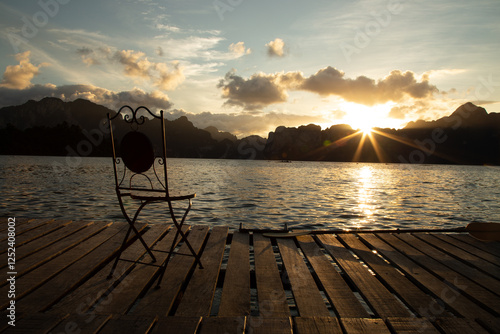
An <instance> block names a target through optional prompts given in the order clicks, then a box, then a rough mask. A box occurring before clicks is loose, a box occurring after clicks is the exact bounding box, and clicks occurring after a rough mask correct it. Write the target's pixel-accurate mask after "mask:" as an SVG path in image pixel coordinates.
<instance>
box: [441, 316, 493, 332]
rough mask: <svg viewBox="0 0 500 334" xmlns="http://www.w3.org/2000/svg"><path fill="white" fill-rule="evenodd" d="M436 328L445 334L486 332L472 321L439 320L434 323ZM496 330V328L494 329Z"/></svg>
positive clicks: (458, 319) (459, 319)
mask: <svg viewBox="0 0 500 334" xmlns="http://www.w3.org/2000/svg"><path fill="white" fill-rule="evenodd" d="M434 323H435V325H436V326H437V328H439V329H441V330H442V331H443V332H444V333H446V334H483V333H484V334H487V333H488V331H487V330H485V329H484V328H483V327H481V326H480V325H479V324H478V323H476V322H475V321H474V320H472V319H463V318H439V319H436V320H435V321H434ZM496 330H498V328H497V329H496Z"/></svg>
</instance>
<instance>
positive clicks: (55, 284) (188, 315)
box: [3, 220, 500, 333]
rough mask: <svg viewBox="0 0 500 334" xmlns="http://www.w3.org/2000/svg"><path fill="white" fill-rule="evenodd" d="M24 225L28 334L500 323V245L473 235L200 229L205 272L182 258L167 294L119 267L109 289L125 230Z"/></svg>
mask: <svg viewBox="0 0 500 334" xmlns="http://www.w3.org/2000/svg"><path fill="white" fill-rule="evenodd" d="M51 223H54V225H53V226H50V225H49V224H51ZM23 225H25V229H24V231H23V232H22V233H21V235H23V239H22V240H24V241H23V243H22V245H20V246H19V249H18V250H19V253H20V254H23V252H24V254H25V255H24V256H23V257H22V258H21V259H20V260H19V263H18V267H19V271H20V273H22V275H20V276H19V292H20V296H21V297H19V299H18V301H17V304H18V305H19V309H18V310H19V313H18V316H19V318H18V319H19V320H18V321H19V324H20V327H19V328H22V326H21V325H22V324H23V319H25V320H24V321H25V323H26V326H31V325H32V324H33V323H34V322H36V321H35V320H36V317H37V316H39V317H42V318H43V317H45V319H44V321H46V322H44V323H49V324H51V325H50V326H53V328H55V326H57V327H58V328H62V327H61V326H64V324H66V325H68V324H72V323H73V320H75V321H76V323H80V324H81V325H82V326H83V325H88V324H86V323H85V324H84V323H82V321H83V322H85V321H84V320H87V319H92V321H91V322H93V321H94V319H98V320H99V319H100V320H99V321H101V323H100V324H95V326H94V327H96V328H101V329H102V330H103V332H107V331H109V330H113V328H120V326H122V325H124V324H126V323H129V326H138V327H140V328H143V327H144V328H147V330H150V329H152V330H153V332H155V331H159V329H158V328H161V327H162V326H167V327H168V326H172V323H174V322H177V321H179V322H182V321H187V320H186V319H191V320H192V321H193V324H195V325H193V326H194V327H193V328H196V330H197V331H198V332H200V333H203V332H214V331H216V330H218V329H221V328H232V329H235V330H237V331H239V330H240V329H241V328H245V330H246V331H248V330H249V329H250V328H252V330H254V331H255V332H259V330H262V329H263V328H266V329H268V330H273V331H274V332H283V331H284V332H288V333H290V331H294V332H297V333H301V332H308V331H310V330H314V331H316V332H321V333H323V332H325V333H327V332H328V333H330V332H337V331H335V330H333V329H335V328H337V327H338V329H339V330H340V331H343V332H346V331H348V330H349V328H351V329H352V330H364V331H368V329H369V328H372V329H373V330H375V329H376V328H378V327H377V326H380V328H379V329H377V330H380V332H388V331H389V329H390V330H392V331H395V332H398V331H403V330H406V329H408V330H409V329H410V328H413V329H415V328H421V326H423V325H422V324H425V325H426V326H429V324H430V326H432V327H429V328H432V330H434V329H436V330H438V329H439V330H440V331H443V332H447V331H450V332H452V330H453V328H454V327H453V326H452V325H451V323H452V322H450V321H451V320H454V321H456V323H460V324H459V325H456V326H460V327H457V328H462V329H463V328H469V329H470V330H473V329H474V328H476V327H477V328H479V329H485V328H489V329H490V331H492V328H495V326H496V324H498V318H499V306H498V304H497V302H496V301H497V300H498V298H500V295H499V293H500V291H498V290H497V289H496V286H497V285H496V284H498V277H497V273H498V270H499V268H500V267H499V265H498V263H499V262H498V256H497V254H496V252H497V244H493V245H491V246H493V247H488V245H485V244H478V243H477V241H475V240H474V239H469V238H466V237H464V236H461V235H441V234H414V235H409V234H403V235H399V234H395V235H391V234H366V233H362V234H359V235H354V234H346V235H338V236H335V235H321V236H314V237H313V236H310V235H309V236H301V237H297V238H290V239H269V238H265V237H263V236H262V235H261V234H257V233H254V234H248V233H240V232H234V233H232V234H231V235H230V234H229V232H228V228H227V227H214V228H212V229H209V228H208V227H206V226H194V227H192V228H191V229H190V230H189V232H188V239H189V240H191V244H192V245H193V247H194V248H195V250H199V249H202V248H203V253H202V263H203V265H204V266H205V269H199V268H198V267H197V266H194V259H192V258H189V257H183V256H174V257H172V259H171V263H169V266H168V267H167V272H166V275H165V277H164V279H163V282H162V287H161V288H160V289H154V288H151V282H152V281H153V280H154V278H155V275H156V272H157V270H156V268H155V267H146V266H143V265H140V264H138V265H135V266H134V265H133V264H131V263H128V262H119V263H120V264H119V267H118V269H117V271H116V274H115V277H113V278H112V279H111V280H106V275H107V274H108V273H109V269H110V261H111V258H112V257H113V254H114V253H115V252H116V250H117V247H118V246H119V243H120V241H121V238H122V237H121V236H122V234H121V233H122V232H123V228H125V227H126V226H127V225H125V224H121V223H114V224H107V223H93V224H92V223H82V222H54V221H43V222H42V221H37V220H30V221H27V222H24V223H22V224H21V226H23ZM143 233H144V238H145V240H146V242H147V243H148V244H150V245H152V246H153V245H154V247H160V248H165V247H166V246H165V244H166V243H168V240H169V238H170V237H171V234H170V232H169V231H167V228H166V226H165V225H152V226H149V227H147V228H145V229H144V230H143ZM118 234H120V235H118ZM169 236H170V237H169ZM228 240H231V244H230V245H229V246H227V244H228ZM44 244H45V246H44ZM413 246H415V247H417V248H418V249H417V248H415V247H413ZM183 247H185V245H184V244H181V247H180V251H182V250H183ZM226 248H228V251H227V253H226V257H227V265H226V266H224V267H222V266H221V265H222V262H223V258H224V257H223V254H224V252H225V249H226ZM23 249H24V251H23ZM374 250H376V253H374ZM475 250H477V252H476V251H475ZM125 254H126V255H127V256H130V257H131V258H132V259H138V258H140V257H141V256H143V254H144V248H143V247H142V245H140V243H138V242H135V243H133V244H132V246H130V247H129V248H128V249H127V250H126V251H125ZM147 258H148V255H145V259H147ZM160 258H161V257H160ZM252 258H253V259H254V265H253V266H251V259H252ZM438 264H439V267H438ZM23 266H26V268H23ZM221 268H225V269H221ZM252 270H253V271H254V273H253V274H252ZM252 275H254V277H255V281H254V282H253V283H252V279H251V277H252ZM453 277H459V280H458V281H457V280H454V279H453ZM37 278H38V280H37ZM464 282H465V283H464ZM464 284H466V286H464ZM216 286H220V288H221V294H219V295H217V294H216V293H215V290H216ZM3 289H6V286H5V285H4V287H3ZM251 289H255V291H256V292H255V293H256V303H254V304H251V303H250V301H251V295H252V293H251ZM287 289H290V290H289V291H290V294H289V295H288V296H287V294H286V290H287ZM54 291H57V293H54ZM4 292H5V291H4ZM357 293H359V295H356V294H357ZM219 297H220V300H219ZM214 303H215V305H214ZM291 306H293V307H296V312H295V311H294V312H291V309H290V307H291ZM214 312H215V313H214ZM332 314H335V315H336V316H337V317H338V318H337V317H332V316H331V315H332ZM210 315H212V316H210ZM141 317H142V319H146V320H145V321H142V320H141ZM369 317H373V319H368V318H369ZM415 317H422V318H420V320H418V321H417V320H415V319H419V318H415ZM457 317H458V318H457ZM48 318H51V319H52V320H53V321H48V320H47V319H48ZM377 318H382V319H377ZM446 318H449V319H451V320H450V321H447V320H446ZM461 318H465V319H461ZM54 319H56V320H54ZM68 319H71V320H68ZM134 319H135V320H134ZM147 319H149V320H147ZM170 319H172V320H170ZM176 319H178V320H176ZM193 319H194V320H193ZM438 319H440V320H439V321H438ZM96 321H97V320H96ZM169 323H170V324H169ZM380 323H381V324H382V325H383V326H382V325H380ZM30 324H31V325H30ZM287 324H288V325H287ZM47 326H49V325H47ZM478 326H479V327H478ZM167 327H166V328H167ZM398 328H399V329H398ZM477 328H476V329H477Z"/></svg>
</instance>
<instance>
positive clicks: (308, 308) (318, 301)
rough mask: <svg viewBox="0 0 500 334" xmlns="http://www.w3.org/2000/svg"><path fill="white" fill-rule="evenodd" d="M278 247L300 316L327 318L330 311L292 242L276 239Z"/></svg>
mask: <svg viewBox="0 0 500 334" xmlns="http://www.w3.org/2000/svg"><path fill="white" fill-rule="evenodd" d="M278 246H279V250H280V253H281V258H282V259H283V265H284V266H285V270H286V272H287V274H288V279H289V280H290V285H291V286H292V292H293V297H294V299H295V303H296V304H297V308H298V310H299V314H300V316H302V317H313V316H319V317H321V316H323V317H328V316H329V315H330V311H328V308H327V307H326V304H325V302H324V300H323V297H322V296H321V294H320V293H319V289H318V287H317V285H316V282H315V281H314V278H313V277H312V275H311V272H310V271H309V268H308V267H307V265H306V263H305V262H304V260H303V258H302V256H301V255H300V253H299V250H298V249H297V246H296V245H295V242H294V240H293V239H278Z"/></svg>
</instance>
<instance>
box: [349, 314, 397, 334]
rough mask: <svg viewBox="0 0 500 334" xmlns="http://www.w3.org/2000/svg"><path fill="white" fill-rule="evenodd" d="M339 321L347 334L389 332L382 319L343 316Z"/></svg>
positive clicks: (387, 333)
mask: <svg viewBox="0 0 500 334" xmlns="http://www.w3.org/2000/svg"><path fill="white" fill-rule="evenodd" d="M340 323H341V324H342V327H343V328H344V330H345V332H346V333H347V334H389V333H390V331H389V329H388V328H387V326H386V325H385V323H384V321H383V320H382V319H367V318H343V319H340Z"/></svg>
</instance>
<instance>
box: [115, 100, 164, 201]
mask: <svg viewBox="0 0 500 334" xmlns="http://www.w3.org/2000/svg"><path fill="white" fill-rule="evenodd" d="M108 125H109V132H110V136H111V145H112V151H113V169H114V173H115V185H116V190H117V192H119V191H123V190H125V191H128V190H133V189H135V188H138V187H139V186H137V185H136V183H137V179H143V181H144V180H146V185H147V187H148V188H149V189H152V190H162V191H165V192H166V195H167V196H168V179H167V146H166V145H167V143H166V136H165V120H164V117H163V110H161V111H160V114H159V115H156V114H154V113H153V112H151V111H150V110H149V109H148V108H146V107H144V106H141V107H138V108H136V109H135V110H134V109H133V108H132V107H130V106H123V107H121V108H120V110H118V112H117V113H116V114H115V115H110V114H108ZM143 188H144V186H141V189H143Z"/></svg>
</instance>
